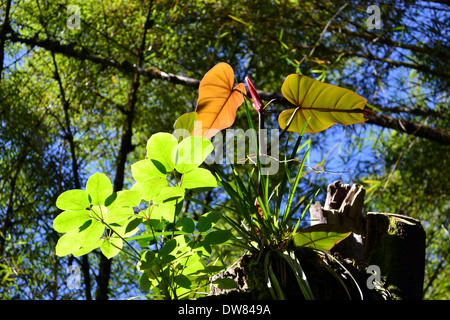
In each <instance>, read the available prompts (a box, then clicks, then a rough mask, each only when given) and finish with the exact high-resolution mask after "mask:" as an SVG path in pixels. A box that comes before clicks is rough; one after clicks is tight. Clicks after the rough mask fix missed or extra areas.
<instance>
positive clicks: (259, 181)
mask: <svg viewBox="0 0 450 320" xmlns="http://www.w3.org/2000/svg"><path fill="white" fill-rule="evenodd" d="M233 79H234V72H233V69H232V68H231V67H230V66H229V65H227V64H225V63H220V64H218V65H217V66H216V67H214V68H213V69H211V70H210V71H209V72H208V73H207V74H206V75H205V77H204V79H203V80H202V82H201V84H200V92H199V102H198V106H197V109H196V111H195V112H191V113H188V114H185V115H182V116H181V117H180V118H179V119H178V120H177V121H176V123H175V125H174V128H175V129H178V130H179V131H182V132H181V134H179V135H178V136H175V135H173V134H170V133H157V134H154V135H152V136H151V137H150V139H149V140H148V142H147V156H146V158H145V159H143V160H141V161H138V162H136V163H134V164H133V165H131V172H132V175H133V178H134V180H135V181H136V183H135V184H134V185H133V187H132V188H131V189H130V190H123V191H118V192H113V187H112V184H111V182H110V180H109V179H108V178H107V176H106V175H104V174H101V173H96V174H94V175H92V176H91V177H90V178H89V180H88V181H87V183H86V190H69V191H66V192H64V193H62V194H61V195H60V196H59V197H58V199H57V201H56V205H57V207H58V208H59V209H61V210H63V212H62V213H60V214H59V215H58V216H57V217H56V218H55V220H54V223H53V228H54V229H55V230H56V231H58V232H60V233H65V234H64V235H63V236H62V237H61V238H60V239H59V241H58V244H57V246H56V254H57V255H58V256H65V255H68V254H73V255H74V256H81V255H84V254H86V253H88V252H91V251H92V250H95V249H97V248H100V250H101V252H102V253H103V254H104V255H105V256H106V257H108V258H112V257H114V256H115V255H117V254H118V253H119V252H121V251H122V252H124V253H127V254H129V255H130V256H131V257H133V258H134V259H135V260H136V263H137V268H138V270H139V271H140V272H141V273H142V275H141V276H140V279H139V283H140V285H141V288H142V289H143V290H145V291H151V292H152V294H154V295H157V296H159V297H161V298H165V299H181V298H195V297H198V296H199V295H201V294H206V293H207V292H208V290H209V279H210V277H211V275H212V274H214V273H217V272H218V271H220V270H222V269H223V266H222V265H221V264H220V263H218V262H217V258H218V257H214V256H212V249H211V246H219V245H222V244H224V243H226V242H228V243H231V244H233V245H237V246H240V247H243V248H245V249H246V250H248V252H249V253H251V254H252V255H253V256H255V257H256V259H257V260H261V261H263V263H264V271H265V275H266V281H267V282H270V283H271V286H270V292H271V294H272V297H273V298H277V299H278V298H284V295H283V292H282V289H281V287H280V285H279V281H278V278H277V275H276V274H275V273H274V270H273V268H272V261H273V259H272V257H271V255H276V256H278V257H280V258H281V259H282V260H284V261H285V262H286V264H287V265H288V266H289V267H290V268H291V270H292V271H293V272H294V275H295V277H296V279H297V282H298V284H299V286H300V289H301V291H302V293H303V294H304V296H305V297H306V298H307V299H313V298H314V296H313V294H312V291H311V289H310V287H309V284H308V281H307V277H306V276H305V273H304V271H303V269H302V266H301V262H300V261H299V259H298V258H297V257H296V255H295V248H296V247H310V248H314V249H316V250H322V251H324V250H329V249H330V248H331V247H333V246H334V244H336V243H337V242H339V241H341V240H343V239H344V238H345V237H347V236H348V235H349V234H350V232H349V231H347V230H342V229H341V228H337V227H334V226H331V225H318V226H314V227H311V228H307V229H299V224H300V221H301V219H302V218H303V216H304V214H305V212H306V210H307V209H308V207H309V204H310V203H311V202H310V203H309V204H308V205H306V207H305V208H304V210H303V212H302V214H301V216H300V217H295V214H296V213H297V211H298V210H299V208H300V206H301V205H302V203H301V202H298V203H294V195H295V193H296V190H297V186H298V183H299V180H300V179H301V177H302V174H303V168H304V163H305V159H306V157H307V155H308V152H309V149H307V151H306V152H305V154H304V156H303V158H302V160H301V161H297V160H296V159H295V157H296V155H297V153H298V151H299V150H301V149H303V148H304V147H305V146H306V145H307V143H306V144H305V143H304V144H302V145H301V140H302V137H303V133H304V132H305V130H307V131H306V132H316V131H320V130H324V129H326V128H328V127H329V126H331V125H332V124H334V123H341V124H350V123H355V122H361V121H364V117H363V114H364V113H365V112H366V111H364V110H363V109H362V108H363V107H364V104H365V99H363V98H361V97H360V96H358V95H356V94H355V93H353V92H351V91H349V90H346V89H342V88H338V87H334V86H330V85H327V84H323V83H321V82H318V81H315V80H313V79H310V78H307V77H303V76H300V75H291V76H289V77H288V78H287V79H286V81H285V84H284V85H283V87H282V92H283V94H285V96H286V98H287V99H288V100H289V101H291V102H292V103H293V104H294V105H295V108H294V109H292V110H288V111H289V117H288V118H286V113H285V112H283V113H281V115H280V118H279V123H280V126H281V128H282V129H283V130H282V132H281V135H283V134H286V132H288V131H295V132H298V133H299V136H298V138H297V140H296V142H295V145H294V147H293V149H292V151H291V155H290V158H288V159H284V160H280V159H275V160H273V161H279V162H280V163H281V164H282V165H283V167H282V169H283V170H284V175H283V176H282V178H281V180H277V181H275V182H273V181H271V175H270V174H267V173H265V171H264V170H263V169H264V168H263V164H264V163H266V160H267V155H266V154H264V153H263V152H262V150H263V149H262V146H263V143H264V141H263V138H262V129H264V109H265V107H263V104H262V100H261V98H260V97H259V95H258V93H257V91H256V90H255V88H254V87H253V84H252V83H251V81H250V79H249V78H248V77H247V78H246V81H247V86H248V87H249V91H250V94H251V97H252V98H250V97H248V96H247V94H246V91H245V86H244V85H243V84H242V83H241V84H238V85H237V86H235V87H234V80H233ZM248 100H251V101H252V103H253V107H254V109H255V110H256V111H257V113H258V119H259V125H258V127H257V130H256V129H255V127H254V126H253V122H252V115H251V113H250V108H249V102H248ZM243 101H245V110H246V115H247V119H248V123H249V127H250V129H251V131H250V132H251V139H252V141H253V144H254V145H255V146H257V148H256V149H257V150H256V157H255V158H256V159H255V160H254V163H255V166H254V168H253V170H250V172H249V173H248V175H247V177H241V176H240V175H238V174H237V171H236V170H235V167H234V165H233V164H231V165H230V167H231V169H232V171H231V172H232V173H231V177H230V175H228V174H226V173H225V171H224V170H223V169H222V168H221V167H220V166H217V165H215V166H210V165H207V164H206V163H204V161H205V159H206V158H207V157H208V155H209V154H211V152H212V151H213V149H214V147H213V144H212V142H211V141H210V139H211V138H212V137H214V135H215V134H217V133H218V132H220V130H222V129H224V128H227V127H229V126H231V125H232V124H233V122H234V118H235V115H236V109H237V108H238V107H239V106H240V105H241V104H242V102H243ZM308 101H311V102H308ZM322 115H323V116H322ZM306 116H308V118H306ZM323 119H326V121H325V122H324V121H323ZM179 131H178V133H179ZM269 148H271V146H270V147H269ZM202 164H203V167H200V166H201V165H202ZM208 169H209V170H208ZM217 186H219V187H221V188H223V189H224V190H225V191H226V193H227V194H228V196H229V197H230V199H231V201H232V202H233V204H234V206H233V207H232V208H230V207H226V208H222V207H221V206H220V205H219V206H218V207H216V208H213V207H211V206H210V205H208V204H204V203H202V202H201V201H198V200H196V199H195V198H193V197H189V200H191V201H193V202H195V203H198V204H200V205H202V206H204V207H205V208H206V209H207V210H208V211H209V212H208V213H207V214H204V215H203V216H201V217H200V219H199V220H198V221H195V220H194V219H192V218H190V217H188V216H182V208H183V202H184V200H185V199H186V198H187V197H188V196H187V191H188V190H192V189H198V190H204V189H205V188H215V187H217ZM286 194H287V199H285V197H284V196H285V195H286ZM312 200H313V197H312V198H311V201H312ZM222 209H225V210H222ZM227 210H228V211H229V212H230V213H232V214H225V215H222V213H221V212H222V211H224V212H226V211H227ZM235 217H238V219H236V218H235ZM220 219H224V221H226V222H227V223H228V224H229V225H230V226H231V227H232V230H233V231H234V233H232V232H231V230H227V229H225V230H221V229H218V228H217V222H218V221H219V220H220ZM137 233H139V234H137ZM136 234H137V235H136ZM130 241H137V243H138V245H139V246H140V247H141V248H142V249H140V250H139V251H138V249H136V248H135V247H134V246H133V245H132V244H131V243H130ZM124 243H125V244H127V247H125V246H124ZM217 285H218V286H219V287H220V286H224V287H228V286H229V285H230V284H229V283H228V282H227V281H222V282H221V281H218V282H217Z"/></svg>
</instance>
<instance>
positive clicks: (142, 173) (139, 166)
mask: <svg viewBox="0 0 450 320" xmlns="http://www.w3.org/2000/svg"><path fill="white" fill-rule="evenodd" d="M131 174H132V175H133V178H134V180H136V181H137V182H140V183H143V182H144V181H145V180H148V179H155V178H165V176H166V174H165V173H163V172H161V171H160V170H159V169H158V168H157V167H156V165H155V164H154V163H153V162H152V161H151V160H150V159H145V160H141V161H138V162H136V163H134V164H132V165H131Z"/></svg>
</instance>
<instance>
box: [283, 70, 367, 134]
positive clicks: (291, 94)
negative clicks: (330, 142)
mask: <svg viewBox="0 0 450 320" xmlns="http://www.w3.org/2000/svg"><path fill="white" fill-rule="evenodd" d="M281 92H282V93H283V95H284V96H285V97H286V99H287V100H289V102H291V103H292V104H293V105H295V106H296V107H298V108H296V109H289V110H285V111H283V112H282V113H281V114H280V116H279V117H278V123H279V125H280V127H281V129H283V130H284V129H285V128H286V127H287V125H288V124H289V123H290V125H289V128H288V131H293V132H301V131H302V129H303V126H304V125H305V123H306V121H307V120H308V119H309V118H310V121H309V123H308V125H307V126H306V129H305V131H304V133H315V132H320V131H323V130H325V129H327V128H329V127H331V126H332V125H333V124H335V123H338V124H342V125H349V124H355V123H360V122H364V121H365V120H366V119H365V118H364V114H365V113H369V111H368V110H364V107H365V105H366V103H367V100H366V99H364V98H363V97H361V96H360V95H358V94H356V93H354V92H353V91H350V90H348V89H344V88H341V87H337V86H333V85H331V84H327V83H322V82H320V81H317V80H314V79H311V78H309V77H306V76H303V75H299V74H291V75H289V76H288V77H287V78H286V80H285V81H284V83H283V86H282V87H281Z"/></svg>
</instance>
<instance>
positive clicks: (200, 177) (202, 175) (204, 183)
mask: <svg viewBox="0 0 450 320" xmlns="http://www.w3.org/2000/svg"><path fill="white" fill-rule="evenodd" d="M181 186H182V187H183V188H186V189H195V188H216V187H217V180H216V178H215V177H214V176H213V174H212V173H211V172H210V171H208V170H207V169H203V168H196V169H194V170H192V171H189V172H187V173H185V174H184V175H183V182H182V184H181Z"/></svg>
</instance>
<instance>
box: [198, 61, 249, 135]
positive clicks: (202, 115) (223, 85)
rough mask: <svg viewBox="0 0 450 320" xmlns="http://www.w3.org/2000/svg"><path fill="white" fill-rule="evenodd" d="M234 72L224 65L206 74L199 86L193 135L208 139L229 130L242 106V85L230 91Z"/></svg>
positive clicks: (244, 91)
mask: <svg viewBox="0 0 450 320" xmlns="http://www.w3.org/2000/svg"><path fill="white" fill-rule="evenodd" d="M233 85H234V71H233V68H231V66H230V65H229V64H227V63H225V62H221V63H218V64H217V65H215V66H214V67H213V68H212V69H211V70H209V71H208V72H207V73H206V74H205V76H204V77H203V79H202V81H201V82H200V86H199V94H198V101H197V108H196V109H195V111H196V112H197V114H198V116H197V122H196V124H195V128H194V132H193V135H196V136H199V135H202V136H204V137H205V138H207V139H211V138H212V137H213V136H214V135H215V134H216V133H217V132H219V131H220V130H222V129H225V128H228V127H230V126H231V125H232V124H233V122H234V119H235V117H236V110H237V108H238V107H239V106H240V105H241V104H242V103H243V102H244V97H243V95H242V93H246V89H245V85H244V84H243V83H240V84H238V85H236V87H234V88H233Z"/></svg>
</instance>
